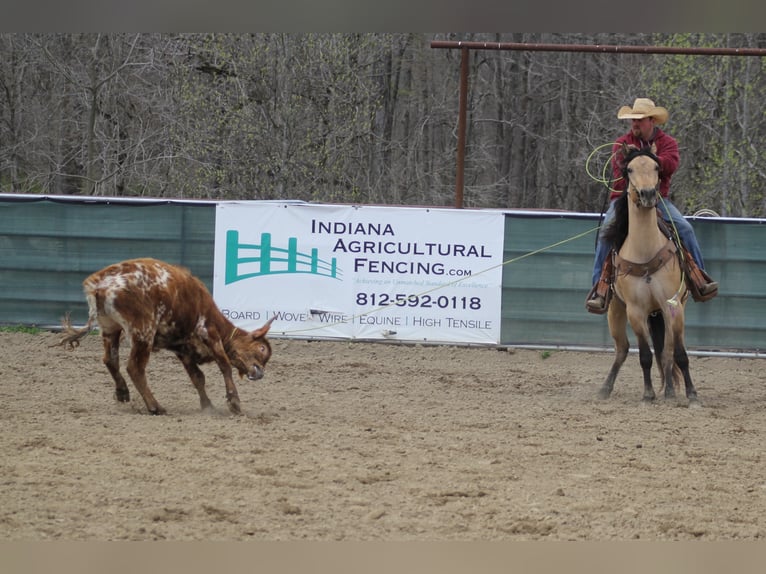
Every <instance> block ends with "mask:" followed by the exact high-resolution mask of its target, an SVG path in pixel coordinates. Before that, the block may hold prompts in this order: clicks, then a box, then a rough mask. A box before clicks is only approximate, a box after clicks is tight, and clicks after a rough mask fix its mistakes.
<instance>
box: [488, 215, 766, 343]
mask: <svg viewBox="0 0 766 574" xmlns="http://www.w3.org/2000/svg"><path fill="white" fill-rule="evenodd" d="M691 223H692V225H693V226H694V228H695V232H696V234H697V238H698V240H699V243H700V246H701V249H702V252H703V255H704V257H705V268H706V270H707V271H708V273H710V275H711V276H712V277H713V278H714V279H715V280H717V281H718V282H719V283H720V289H719V294H718V296H717V297H715V298H713V299H711V300H710V301H707V302H705V303H696V302H695V301H693V300H692V299H691V298H690V299H689V301H688V303H687V305H686V344H687V347H689V348H691V349H698V350H712V351H716V350H725V351H730V350H735V351H736V350H746V351H757V352H762V351H764V350H765V349H766V325H764V321H763V319H764V317H766V253H765V252H764V250H763V247H764V246H766V226H765V225H764V223H765V222H764V221H763V220H754V219H741V220H740V219H722V218H692V219H691ZM597 225H598V217H596V216H594V215H590V214H588V215H587V216H586V215H551V214H524V215H518V214H508V215H507V216H506V220H505V254H504V261H506V265H505V266H504V269H503V300H502V329H501V343H502V344H504V345H514V344H517V345H521V344H529V345H553V346H579V347H589V346H595V347H611V346H612V338H611V336H610V335H609V329H608V326H607V319H606V315H593V314H591V313H588V312H587V311H586V310H585V298H586V296H587V294H588V291H589V290H590V288H591V273H592V270H593V257H594V248H595V247H594V241H595V234H596V231H595V228H596V226H597ZM538 251H539V252H538ZM629 337H631V345H632V346H634V347H635V338H634V337H633V333H632V331H630V328H629Z"/></svg>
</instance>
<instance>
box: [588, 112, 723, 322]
mask: <svg viewBox="0 0 766 574" xmlns="http://www.w3.org/2000/svg"><path fill="white" fill-rule="evenodd" d="M668 116H669V114H668V110H667V109H665V108H663V107H660V106H655V105H654V102H653V101H652V100H650V99H647V98H637V99H636V100H635V101H634V102H633V107H630V106H622V107H621V108H620V109H619V111H618V112H617V118H618V119H627V120H631V129H630V131H629V132H627V133H626V134H624V135H623V136H621V137H620V138H618V139H617V140H616V141H615V143H614V146H613V148H612V174H613V180H614V186H613V189H612V192H611V195H610V205H609V208H608V209H607V211H606V214H605V215H604V221H603V224H602V228H601V232H600V233H599V236H598V242H597V245H596V256H595V261H594V265H593V278H592V279H593V287H592V289H591V291H590V293H589V294H588V298H587V299H586V302H585V307H586V309H587V310H588V311H590V312H591V313H597V314H602V313H605V312H606V311H607V308H608V303H609V299H610V297H611V286H612V283H613V280H614V278H613V276H614V258H613V257H612V256H609V255H610V253H612V252H613V249H614V246H613V245H612V244H611V243H610V242H608V241H605V239H604V230H605V228H606V227H607V226H608V225H609V223H611V221H612V220H613V219H614V215H615V200H616V199H617V198H618V197H620V196H621V195H622V194H623V192H624V191H625V190H626V189H627V186H628V181H627V178H626V177H624V176H623V169H624V167H625V164H624V161H623V160H624V154H623V153H622V151H621V150H622V149H623V148H625V147H627V148H631V149H632V148H635V149H639V150H641V149H646V148H649V149H651V150H652V152H653V153H654V155H655V156H656V158H657V162H658V164H659V169H660V179H659V192H660V195H661V196H662V200H661V201H660V203H659V204H658V206H657V208H658V210H659V213H660V215H661V219H660V221H661V222H662V221H664V222H665V223H666V225H667V228H666V232H667V233H668V234H669V236H670V237H672V238H673V239H674V240H675V241H676V243H677V248H678V250H679V251H680V252H681V254H682V257H681V260H682V261H683V263H684V266H685V268H686V269H685V271H686V273H685V278H686V282H687V285H688V287H689V290H690V291H691V294H692V297H693V298H694V300H695V301H707V300H708V299H711V298H712V297H715V296H716V295H717V294H718V283H717V282H715V281H713V280H712V279H711V278H710V276H709V275H708V274H707V273H706V272H705V263H704V260H703V258H702V252H701V250H700V247H699V243H698V242H697V237H696V235H695V234H694V228H693V227H692V226H691V224H690V223H689V222H688V221H686V219H684V217H683V215H682V214H681V212H680V211H679V210H678V209H677V208H676V207H675V205H673V203H672V202H671V201H670V197H669V194H670V180H671V178H672V176H673V173H674V172H675V171H676V169H677V168H678V164H679V161H680V154H679V151H678V142H677V141H676V140H675V139H674V138H673V137H672V136H670V135H668V134H667V133H665V132H664V131H662V130H661V129H660V128H659V127H657V126H658V125H662V124H664V123H665V122H666V121H667V120H668ZM640 263H642V264H650V263H651V262H640Z"/></svg>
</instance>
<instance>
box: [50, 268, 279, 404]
mask: <svg viewBox="0 0 766 574" xmlns="http://www.w3.org/2000/svg"><path fill="white" fill-rule="evenodd" d="M83 289H84V291H85V297H86V298H87V301H88V323H87V324H86V325H85V327H84V328H82V329H74V328H73V327H72V325H71V322H70V321H69V318H68V317H67V318H65V319H64V322H63V328H64V333H65V336H64V338H63V339H62V341H61V343H60V344H61V345H68V346H69V347H70V348H74V347H75V346H77V345H79V342H80V339H82V338H83V337H84V336H85V335H87V334H88V333H89V332H90V331H92V330H93V329H95V323H96V322H98V325H99V326H100V328H101V337H102V338H103V343H104V364H105V365H106V368H107V369H109V372H110V373H111V375H112V378H113V379H114V382H115V385H116V398H117V400H118V401H123V402H127V401H129V400H130V391H129V390H128V386H127V384H126V383H125V379H124V378H123V376H122V374H121V373H120V359H119V348H120V336H121V335H122V333H123V332H124V333H125V335H126V336H127V337H129V338H130V341H131V349H130V356H129V358H128V364H127V370H128V375H130V378H131V380H132V381H133V384H134V385H135V387H136V389H137V390H138V392H139V393H140V394H141V397H142V398H143V399H144V402H145V403H146V408H147V409H148V410H149V412H150V413H152V414H155V415H160V414H165V412H166V411H165V409H164V408H162V407H161V406H160V405H159V403H158V402H157V400H156V399H155V398H154V395H152V392H151V390H149V386H148V385H147V382H146V365H147V363H148V361H149V355H150V353H151V352H152V350H157V349H168V350H170V351H172V352H173V353H175V355H176V356H177V357H178V358H179V359H180V360H181V363H183V366H184V367H185V368H186V372H187V373H188V374H189V377H190V378H191V381H192V383H193V384H194V386H195V387H196V389H197V392H198V393H199V400H200V406H201V407H202V409H208V408H211V407H212V404H211V403H210V399H209V398H208V396H207V394H206V393H205V375H204V374H203V372H202V371H201V370H200V368H199V365H200V364H203V363H208V362H211V361H215V362H216V364H217V365H218V368H219V369H220V370H221V373H222V374H223V379H224V381H225V383H226V399H227V401H228V404H229V410H231V412H233V413H236V414H239V413H240V412H241V410H240V403H239V395H238V394H237V388H236V387H235V386H234V381H233V379H232V367H235V368H236V369H237V371H239V374H240V377H247V378H248V379H250V380H251V381H254V380H257V379H260V378H261V377H263V369H264V367H265V366H266V363H267V362H268V360H269V358H270V357H271V345H270V344H269V341H268V340H267V339H266V333H267V332H268V331H269V328H270V327H271V322H272V321H273V320H274V319H273V318H272V319H271V320H269V321H268V322H267V323H266V324H265V325H263V326H262V327H261V328H259V329H256V330H255V331H252V332H248V331H242V330H240V329H238V328H237V327H236V326H234V325H233V324H232V323H231V322H230V321H229V320H228V319H227V318H226V317H224V315H223V313H221V311H220V310H219V309H218V307H217V306H216V304H215V302H214V301H213V297H212V296H211V295H210V292H209V291H208V290H207V288H206V287H205V285H204V284H203V283H202V281H200V280H199V279H197V278H196V277H194V276H193V275H192V274H191V273H190V272H189V271H188V270H187V269H185V268H183V267H177V266H175V265H170V264H168V263H164V262H162V261H158V260H156V259H130V260H127V261H123V262H121V263H115V264H114V265H110V266H108V267H105V268H104V269H102V270H101V271H96V272H95V273H93V274H92V275H91V276H89V277H88V278H87V279H85V281H83Z"/></svg>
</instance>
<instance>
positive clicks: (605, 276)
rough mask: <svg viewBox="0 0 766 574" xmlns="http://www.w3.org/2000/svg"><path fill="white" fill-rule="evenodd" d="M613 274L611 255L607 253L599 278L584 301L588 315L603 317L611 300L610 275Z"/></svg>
mask: <svg viewBox="0 0 766 574" xmlns="http://www.w3.org/2000/svg"><path fill="white" fill-rule="evenodd" d="M613 273H614V263H613V261H612V254H611V253H609V255H608V256H607V258H606V259H605V260H604V265H603V266H602V267H601V276H600V277H599V279H598V281H596V284H595V285H594V286H593V288H592V289H591V290H590V292H589V293H588V298H587V299H586V301H585V308H586V309H587V310H588V311H589V312H590V313H595V314H597V315H603V314H604V313H606V311H607V309H608V308H609V300H610V299H611V298H612V297H611V295H612V275H613Z"/></svg>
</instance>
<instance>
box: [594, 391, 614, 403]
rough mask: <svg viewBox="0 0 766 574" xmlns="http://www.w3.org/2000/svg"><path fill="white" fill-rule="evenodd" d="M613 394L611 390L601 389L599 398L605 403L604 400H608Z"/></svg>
mask: <svg viewBox="0 0 766 574" xmlns="http://www.w3.org/2000/svg"><path fill="white" fill-rule="evenodd" d="M611 394H612V391H610V390H609V389H599V391H598V395H597V396H598V398H599V399H601V400H602V401H603V400H606V399H608V398H609V395H611Z"/></svg>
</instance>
